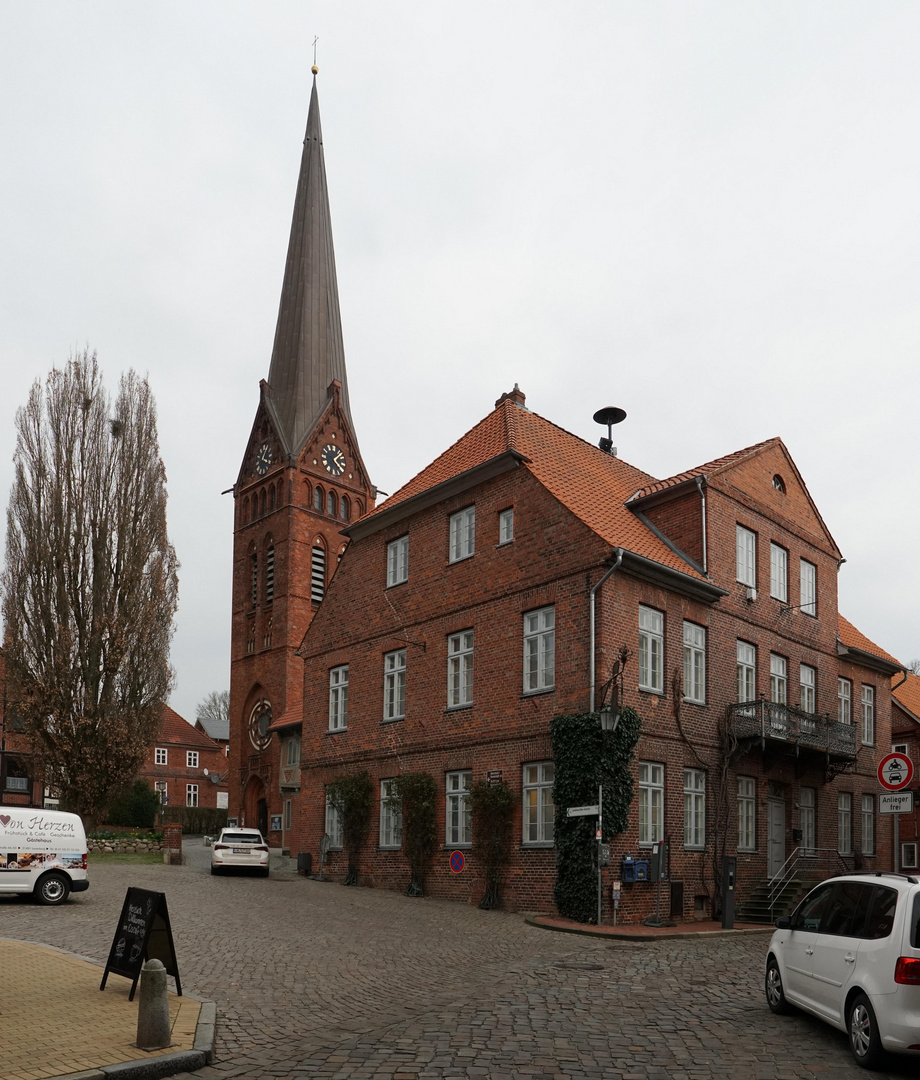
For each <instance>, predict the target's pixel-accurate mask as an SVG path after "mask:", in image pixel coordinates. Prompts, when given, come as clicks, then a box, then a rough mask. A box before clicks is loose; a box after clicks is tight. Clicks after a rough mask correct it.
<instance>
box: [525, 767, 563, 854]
mask: <svg viewBox="0 0 920 1080" xmlns="http://www.w3.org/2000/svg"><path fill="white" fill-rule="evenodd" d="M555 775H556V772H555V766H554V764H553V762H551V761H538V762H534V763H533V764H531V765H525V766H524V783H523V788H524V815H523V820H524V835H523V842H524V844H525V845H528V844H543V845H549V844H552V842H553V835H554V834H553V826H554V823H555V819H556V807H555V806H554V805H553V780H554V778H555Z"/></svg>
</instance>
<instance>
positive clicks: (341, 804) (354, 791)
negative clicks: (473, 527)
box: [326, 769, 374, 885]
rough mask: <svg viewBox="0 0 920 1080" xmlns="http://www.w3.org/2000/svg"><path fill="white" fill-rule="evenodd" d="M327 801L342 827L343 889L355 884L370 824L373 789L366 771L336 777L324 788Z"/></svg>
mask: <svg viewBox="0 0 920 1080" xmlns="http://www.w3.org/2000/svg"><path fill="white" fill-rule="evenodd" d="M326 797H327V798H328V799H329V801H330V802H331V803H332V805H333V806H334V807H335V809H336V812H337V813H338V815H339V821H341V823H342V844H343V845H344V847H345V850H346V852H347V853H348V873H347V874H346V875H345V881H344V882H343V884H345V885H357V884H358V856H359V855H360V853H361V848H362V847H363V846H364V841H365V840H366V839H367V829H368V826H369V824H370V820H371V806H372V803H373V798H374V789H373V785H372V784H371V778H370V775H369V774H368V772H367V769H362V771H361V772H357V773H346V774H345V775H344V776H337V777H336V778H335V779H334V780H332V781H330V782H329V783H328V784H327V785H326Z"/></svg>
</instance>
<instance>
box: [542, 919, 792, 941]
mask: <svg viewBox="0 0 920 1080" xmlns="http://www.w3.org/2000/svg"><path fill="white" fill-rule="evenodd" d="M524 921H525V922H527V923H529V924H530V925H531V926H539V927H541V928H542V929H543V930H558V931H560V932H561V933H563V934H584V935H586V936H587V937H600V938H617V939H621V940H624V941H655V940H657V939H658V938H694V937H731V936H733V935H735V934H772V933H773V930H774V927H772V926H764V925H763V924H762V923H740V922H736V923H735V925H734V927H733V929H731V930H723V929H722V924H721V923H718V922H713V921H710V920H708V919H707V920H705V921H703V922H693V923H677V924H676V925H675V926H643V925H641V924H640V925H639V926H613V925H612V924H608V923H603V924H602V925H601V926H595V925H593V924H591V923H580V922H575V920H574V919H563V918H561V917H560V916H558V915H525V917H524Z"/></svg>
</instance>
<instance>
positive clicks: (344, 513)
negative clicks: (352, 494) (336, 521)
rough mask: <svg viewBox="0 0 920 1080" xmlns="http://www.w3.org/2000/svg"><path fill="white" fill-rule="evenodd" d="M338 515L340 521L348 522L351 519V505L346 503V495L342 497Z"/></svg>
mask: <svg viewBox="0 0 920 1080" xmlns="http://www.w3.org/2000/svg"><path fill="white" fill-rule="evenodd" d="M339 513H340V515H341V518H342V521H348V519H349V518H350V517H351V503H350V502H349V501H348V496H347V495H343V496H342V503H341V507H340V510H339Z"/></svg>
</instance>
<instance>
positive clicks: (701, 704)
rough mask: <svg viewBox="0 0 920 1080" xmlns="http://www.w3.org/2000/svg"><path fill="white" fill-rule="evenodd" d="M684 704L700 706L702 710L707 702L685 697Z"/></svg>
mask: <svg viewBox="0 0 920 1080" xmlns="http://www.w3.org/2000/svg"><path fill="white" fill-rule="evenodd" d="M683 702H684V704H685V705H699V706H700V707H701V708H705V707H706V702H705V701H696V700H695V699H694V698H688V697H685V698H684V699H683Z"/></svg>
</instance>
